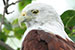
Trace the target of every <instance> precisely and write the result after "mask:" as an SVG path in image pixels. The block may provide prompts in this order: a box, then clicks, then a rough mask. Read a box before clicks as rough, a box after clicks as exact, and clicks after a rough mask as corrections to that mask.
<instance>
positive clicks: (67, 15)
mask: <svg viewBox="0 0 75 50" xmlns="http://www.w3.org/2000/svg"><path fill="white" fill-rule="evenodd" d="M61 19H62V20H63V23H64V26H65V30H66V32H67V33H68V34H69V33H71V32H72V29H70V28H73V27H74V26H75V10H67V11H65V12H64V13H63V14H62V15H61Z"/></svg>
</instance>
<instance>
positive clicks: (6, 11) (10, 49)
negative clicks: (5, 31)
mask: <svg viewBox="0 0 75 50" xmlns="http://www.w3.org/2000/svg"><path fill="white" fill-rule="evenodd" d="M18 2H20V1H16V2H15V3H11V4H9V0H3V4H4V11H3V16H2V21H1V22H0V32H1V31H2V24H4V18H5V13H6V14H10V13H13V12H14V11H12V12H8V10H7V9H8V7H9V6H11V5H15V4H16V3H18ZM0 46H3V47H5V48H6V49H7V50H14V49H12V48H11V47H10V46H8V45H7V44H5V43H4V42H3V41H1V40H0Z"/></svg>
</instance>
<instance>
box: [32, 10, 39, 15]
mask: <svg viewBox="0 0 75 50" xmlns="http://www.w3.org/2000/svg"><path fill="white" fill-rule="evenodd" d="M31 12H32V13H33V14H37V13H39V10H31Z"/></svg>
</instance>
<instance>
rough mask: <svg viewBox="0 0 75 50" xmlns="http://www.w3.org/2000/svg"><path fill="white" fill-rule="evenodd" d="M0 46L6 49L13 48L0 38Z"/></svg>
mask: <svg viewBox="0 0 75 50" xmlns="http://www.w3.org/2000/svg"><path fill="white" fill-rule="evenodd" d="M0 46H3V47H5V48H6V49H7V50H14V49H12V48H11V47H10V46H8V45H7V44H5V43H4V42H3V41H1V40H0Z"/></svg>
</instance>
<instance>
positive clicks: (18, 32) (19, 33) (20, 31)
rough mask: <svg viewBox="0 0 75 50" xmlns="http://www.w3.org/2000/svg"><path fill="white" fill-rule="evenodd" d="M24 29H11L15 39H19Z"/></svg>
mask: <svg viewBox="0 0 75 50" xmlns="http://www.w3.org/2000/svg"><path fill="white" fill-rule="evenodd" d="M25 30H26V28H24V29H22V28H20V27H16V28H14V29H13V31H14V33H15V36H16V38H18V39H21V37H22V35H23V34H24V32H25Z"/></svg>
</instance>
